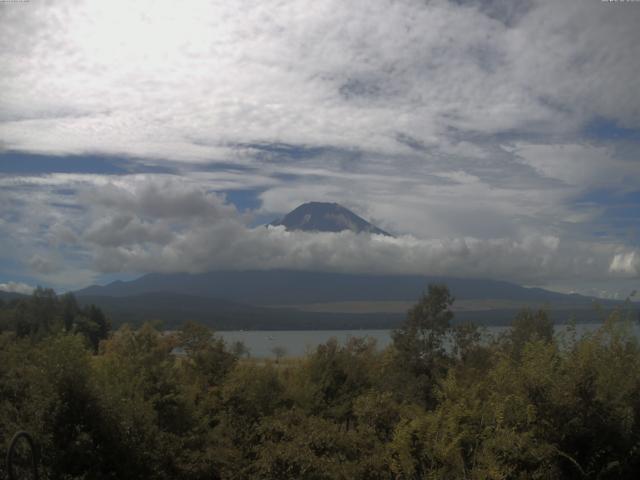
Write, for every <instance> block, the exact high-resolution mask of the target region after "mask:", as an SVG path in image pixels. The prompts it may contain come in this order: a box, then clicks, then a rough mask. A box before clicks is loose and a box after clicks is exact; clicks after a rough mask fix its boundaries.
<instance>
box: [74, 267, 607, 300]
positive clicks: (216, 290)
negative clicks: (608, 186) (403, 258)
mask: <svg viewBox="0 0 640 480" xmlns="http://www.w3.org/2000/svg"><path fill="white" fill-rule="evenodd" d="M430 283H439V284H442V283H444V284H446V285H447V286H448V287H449V289H450V290H451V292H452V294H453V295H454V296H455V297H456V298H457V299H460V300H474V299H477V300H482V299H504V300H517V301H526V302H532V303H537V304H543V303H563V304H584V305H590V304H591V303H592V302H593V301H594V299H593V298H591V297H586V296H582V295H578V294H570V295H567V294H563V293H557V292H551V291H549V290H544V289H541V288H526V287H522V286H520V285H516V284H514V283H509V282H503V281H498V280H489V279H463V278H455V277H443V276H426V275H370V274H347V273H330V272H310V271H297V270H246V271H216V272H208V273H197V274H188V273H150V274H147V275H144V276H142V277H140V278H138V279H136V280H131V281H128V282H123V281H116V282H112V283H110V284H108V285H105V286H97V285H94V286H91V287H87V288H84V289H82V290H78V291H77V292H76V294H77V295H78V296H83V295H100V296H112V297H126V296H130V295H140V294H144V293H150V292H171V293H179V294H185V295H196V296H201V297H207V298H216V299H224V300H228V301H232V302H240V303H245V304H251V305H293V304H303V303H320V302H340V301H383V300H417V299H418V297H419V296H420V295H421V294H422V292H424V290H425V288H426V287H427V285H428V284H430ZM602 302H605V301H602Z"/></svg>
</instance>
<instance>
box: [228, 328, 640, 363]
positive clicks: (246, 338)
mask: <svg viewBox="0 0 640 480" xmlns="http://www.w3.org/2000/svg"><path fill="white" fill-rule="evenodd" d="M599 326H600V325H599V324H596V323H583V324H577V325H576V331H577V333H578V334H579V335H580V334H584V333H586V332H590V331H593V330H595V329H597V328H598V327H599ZM508 328H509V327H486V329H485V330H486V334H487V335H488V336H496V335H499V334H500V333H502V332H504V331H505V330H507V329H508ZM566 328H567V326H566V325H557V326H556V333H561V332H563V331H565V330H566ZM634 332H635V334H636V335H637V336H638V337H640V325H638V324H637V323H636V324H634ZM216 333H217V334H218V335H220V336H222V338H224V340H225V341H226V342H228V343H232V342H237V341H241V342H242V343H244V345H245V346H246V347H247V348H248V349H249V353H250V355H251V356H252V357H254V358H266V357H274V354H273V352H272V350H273V349H274V348H275V347H283V348H284V349H285V351H286V356H293V357H298V356H302V355H304V354H305V353H307V352H308V351H312V350H315V348H316V347H317V346H318V345H320V344H322V343H325V342H326V341H327V340H329V339H330V338H333V337H335V338H336V339H337V340H338V341H339V342H340V343H341V344H344V343H345V342H346V341H347V340H348V339H349V338H351V337H368V338H373V339H374V340H375V341H376V343H377V345H378V347H379V348H384V347H386V346H387V345H389V343H391V330H246V331H244V330H243V331H227V332H223V331H221V332H216Z"/></svg>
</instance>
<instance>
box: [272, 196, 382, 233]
mask: <svg viewBox="0 0 640 480" xmlns="http://www.w3.org/2000/svg"><path fill="white" fill-rule="evenodd" d="M269 225H272V226H274V227H276V226H284V227H285V228H286V229H287V230H289V231H295V230H299V231H304V232H342V231H345V230H350V231H352V232H355V233H362V232H366V233H373V234H376V235H385V236H388V237H391V236H393V235H391V234H389V233H387V232H385V231H384V230H382V229H381V228H378V227H376V226H375V225H373V224H371V223H369V222H367V221H366V220H365V219H364V218H362V217H359V216H358V215H356V214H355V213H353V212H352V211H351V210H349V209H347V208H345V207H343V206H342V205H340V204H338V203H326V202H308V203H303V204H302V205H300V206H299V207H297V208H295V209H293V210H292V211H291V212H289V213H287V214H286V215H285V216H284V217H282V218H281V219H279V220H274V221H273V222H271V223H270V224H269Z"/></svg>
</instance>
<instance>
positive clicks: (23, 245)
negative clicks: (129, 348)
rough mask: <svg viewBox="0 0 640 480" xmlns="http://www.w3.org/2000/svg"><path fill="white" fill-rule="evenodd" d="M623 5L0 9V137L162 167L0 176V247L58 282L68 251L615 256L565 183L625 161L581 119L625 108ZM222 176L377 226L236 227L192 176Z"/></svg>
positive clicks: (548, 267) (564, 267) (595, 176)
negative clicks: (375, 233)
mask: <svg viewBox="0 0 640 480" xmlns="http://www.w3.org/2000/svg"><path fill="white" fill-rule="evenodd" d="M639 20H640V9H638V8H635V6H634V5H610V4H606V2H605V3H602V2H556V1H550V0H549V1H533V0H532V1H519V2H515V1H514V2H502V1H499V0H496V1H480V0H478V1H475V0H470V1H455V2H447V1H444V0H434V1H429V2H414V1H409V0H398V1H391V0H385V1H381V2H367V1H364V0H362V1H360V0H358V1H353V2H343V1H338V0H326V1H325V0H321V1H316V2H312V3H309V2H297V1H293V0H291V1H289V0H285V1H276V0H274V1H270V0H261V1H255V0H241V1H236V2H228V1H223V0H220V1H199V0H197V1H193V2H189V4H188V6H185V5H182V4H178V3H176V2H170V1H168V0H162V1H151V0H148V1H147V0H142V1H139V2H138V1H137V2H133V3H132V2H124V1H116V0H114V1H110V2H103V1H99V0H93V1H90V0H87V1H80V2H76V1H66V0H56V1H53V2H32V3H31V4H29V5H28V8H22V7H21V8H9V7H7V8H3V9H2V12H1V13H0V22H2V27H3V28H2V29H0V68H1V69H2V71H3V75H2V77H0V89H1V91H2V95H1V96H0V137H1V138H2V144H1V146H0V147H1V149H3V150H8V149H10V150H18V151H28V152H38V153H43V154H56V155H68V154H80V153H89V154H110V155H117V156H124V157H127V158H129V159H130V161H131V162H133V163H136V162H141V160H140V159H144V162H145V163H152V164H154V165H155V164H163V165H167V164H168V165H170V166H171V167H172V168H173V169H175V174H130V175H122V176H111V175H110V176H106V175H96V174H78V173H65V174H43V175H36V176H29V175H4V176H0V187H1V188H0V201H2V205H3V211H2V212H0V238H2V241H3V247H5V249H4V252H3V255H4V258H9V259H16V258H17V259H26V260H25V264H27V266H28V264H29V263H31V268H32V269H33V270H32V271H33V274H34V275H37V276H38V277H37V278H38V279H48V280H51V281H55V282H65V283H66V284H69V283H70V282H72V280H71V279H74V280H73V281H89V280H92V279H93V276H95V274H96V271H93V270H91V268H93V267H89V263H88V262H90V261H95V262H96V265H97V266H98V269H99V270H108V271H120V270H127V271H131V270H135V271H145V269H156V270H157V269H163V268H166V269H170V270H172V271H176V270H179V269H186V270H194V269H200V268H205V266H206V267H207V268H208V267H215V266H224V265H231V264H233V265H236V266H238V265H247V266H255V267H256V268H258V267H259V268H266V266H269V265H273V266H291V267H295V268H303V266H305V265H306V266H315V267H318V266H319V267H326V268H331V269H347V268H354V269H366V268H370V269H374V270H378V269H386V270H395V269H397V270H398V271H400V270H403V271H414V270H420V271H421V272H422V271H424V270H430V271H434V272H436V271H437V272H439V271H441V272H448V273H450V274H460V275H462V274H465V275H467V274H468V275H493V276H501V277H504V278H509V279H514V280H516V279H521V280H527V281H542V279H544V278H547V280H548V281H552V280H553V279H556V280H557V278H556V277H559V276H560V277H565V276H568V275H571V274H573V275H585V276H587V277H589V278H592V277H597V276H598V275H601V277H600V278H604V279H608V278H610V277H611V276H616V275H623V274H630V272H631V271H632V263H633V262H631V263H629V264H628V262H627V263H625V262H626V260H625V259H626V258H627V257H615V255H623V254H621V252H635V249H636V248H637V242H636V244H634V243H633V242H630V241H628V240H624V239H621V240H620V241H619V243H620V244H618V243H616V242H615V241H614V240H615V239H614V240H611V242H610V243H607V244H602V243H601V242H599V241H596V240H594V239H593V237H592V236H590V234H585V233H584V232H585V231H587V230H589V229H591V230H594V228H590V227H591V223H590V222H594V221H595V219H596V218H597V217H599V216H600V215H601V213H602V212H603V209H602V206H599V205H591V206H589V208H586V207H584V208H580V209H577V208H575V206H574V205H573V204H572V202H573V200H574V199H575V198H578V197H580V195H581V194H583V193H585V192H588V191H590V190H592V189H595V188H602V187H607V188H621V189H627V190H628V189H632V188H636V186H637V185H638V184H639V183H640V169H638V167H637V165H638V163H637V161H638V158H637V152H636V151H635V150H634V148H635V147H633V146H632V148H631V153H630V154H629V153H628V152H627V153H621V152H620V151H619V150H620V149H619V148H618V144H617V143H616V142H604V141H603V142H600V143H597V142H594V141H591V140H589V139H585V138H583V137H582V133H581V132H582V129H583V127H584V126H585V124H586V123H588V122H589V121H591V120H593V119H594V118H602V119H605V120H606V121H608V122H610V123H611V124H612V125H614V124H616V125H619V126H624V127H628V128H636V129H637V128H640V96H638V95H637V93H636V91H635V89H634V88H632V86H633V85H635V82H636V81H637V72H638V71H640V56H638V55H637V54H636V52H635V50H634V48H633V45H636V44H637V41H638V38H639V37H638V29H637V25H638V23H639ZM274 144H275V145H276V146H278V145H280V146H284V147H285V149H286V148H289V149H290V152H289V153H285V154H283V153H282V152H279V151H277V149H276V151H274V150H273V149H272V150H269V148H270V147H273V146H274ZM310 148H311V149H312V148H317V151H315V153H313V154H309V153H308V151H307V153H305V149H307V150H308V149H310ZM297 150H300V151H297ZM622 157H625V159H624V161H623V160H622V159H621V158H622ZM163 162H165V163H163ZM192 162H193V163H199V164H216V163H217V164H218V165H217V169H210V170H207V168H206V167H208V166H206V165H200V166H196V165H193V164H192ZM177 179H180V182H181V183H182V185H180V183H179V182H178V181H177ZM61 187H63V188H65V189H67V190H71V191H72V193H71V194H67V193H65V194H62V193H59V192H57V191H56V189H58V188H61ZM233 189H245V190H254V191H257V192H259V198H260V200H261V201H262V205H261V207H260V208H259V210H258V211H257V212H256V213H257V214H259V215H263V216H270V215H273V217H276V216H278V215H279V214H282V213H284V212H286V211H288V210H290V209H291V208H293V207H295V206H297V205H298V204H300V203H302V202H304V201H308V200H327V201H338V202H340V203H343V204H344V205H345V206H347V207H349V208H352V209H353V210H354V211H356V213H358V214H361V215H363V216H365V217H366V218H368V219H371V220H373V221H374V222H375V223H378V224H379V225H380V226H381V227H382V228H384V229H386V230H390V231H393V232H395V233H398V234H399V235H400V237H399V238H398V239H397V240H394V241H393V242H391V243H385V242H384V241H381V240H376V239H373V240H365V239H363V238H360V237H354V238H351V236H350V235H349V234H345V235H342V234H341V235H338V236H322V235H321V236H317V237H308V236H306V235H303V234H300V235H298V234H289V233H285V232H278V231H270V230H265V229H250V228H247V227H246V218H244V217H240V216H238V214H237V212H235V211H234V209H233V208H231V207H229V205H227V204H225V202H224V201H223V199H222V197H221V196H219V195H215V194H213V193H211V192H213V191H217V192H222V191H225V190H233ZM77 191H80V192H81V195H80V196H77V195H76V192H77ZM64 204H68V206H67V207H63V206H62V205H64ZM72 209H73V210H72ZM581 225H583V228H582V229H581ZM418 239H420V240H418ZM554 239H555V240H554ZM625 242H626V244H624V245H623V244H622V243H625ZM260 249H262V251H261V250H260ZM225 255H227V257H225ZM627 255H628V253H627ZM615 258H619V259H618V260H617V261H616V260H615ZM636 258H637V257H636ZM29 259H31V262H29ZM0 260H1V259H0ZM385 261H386V262H389V263H388V264H385V263H384V262H385ZM616 262H617V263H616ZM614 264H615V268H614ZM625 265H626V267H624V266H625ZM629 265H631V266H629ZM623 267H624V268H623ZM625 268H626V270H625ZM623 270H625V271H623ZM65 275H66V276H65ZM545 276H546V277H545Z"/></svg>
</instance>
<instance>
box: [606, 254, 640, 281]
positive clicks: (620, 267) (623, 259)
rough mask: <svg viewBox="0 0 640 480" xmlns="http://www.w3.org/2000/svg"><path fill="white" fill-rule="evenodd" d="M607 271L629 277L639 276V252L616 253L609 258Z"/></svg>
mask: <svg viewBox="0 0 640 480" xmlns="http://www.w3.org/2000/svg"><path fill="white" fill-rule="evenodd" d="M609 271H610V272H612V273H620V274H623V275H627V276H630V277H638V276H640V254H639V253H638V252H635V251H634V252H626V253H616V254H615V255H614V257H613V260H611V265H610V266H609Z"/></svg>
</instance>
